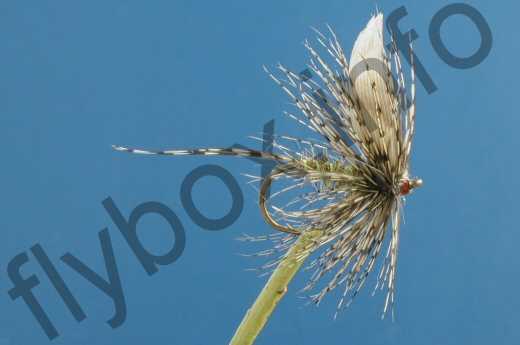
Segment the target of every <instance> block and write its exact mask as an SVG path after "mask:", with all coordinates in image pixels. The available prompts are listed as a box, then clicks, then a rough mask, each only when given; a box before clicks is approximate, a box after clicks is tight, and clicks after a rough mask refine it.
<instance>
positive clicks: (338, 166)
mask: <svg viewBox="0 0 520 345" xmlns="http://www.w3.org/2000/svg"><path fill="white" fill-rule="evenodd" d="M383 24H384V21H383V15H382V14H381V13H378V14H376V15H374V16H373V17H372V18H371V19H370V21H369V22H368V24H367V26H366V27H365V29H363V30H362V31H361V33H360V34H359V36H358V38H357V40H356V41H355V44H354V46H353V49H352V52H351V56H350V60H347V57H346V56H345V53H344V51H343V49H342V47H341V45H340V44H339V42H338V39H337V37H336V35H335V33H334V32H333V31H332V29H330V27H329V34H328V35H327V36H325V35H323V34H322V33H320V32H319V31H317V30H316V32H317V38H316V40H317V43H318V46H319V47H320V49H319V50H320V51H323V52H324V54H322V55H320V54H319V53H318V50H316V49H314V48H313V47H312V46H311V44H310V43H309V42H307V41H306V42H305V47H306V48H307V50H308V52H309V53H310V63H309V65H308V68H309V70H310V71H312V73H314V74H315V75H316V76H318V78H317V80H312V79H310V78H308V77H306V76H305V75H302V74H301V73H300V74H297V73H294V72H292V71H290V70H289V69H287V68H286V67H284V66H283V65H278V66H277V70H278V72H277V73H276V74H272V73H270V72H269V71H268V70H267V68H265V67H264V69H265V70H266V71H267V72H268V74H269V76H270V77H271V78H272V79H273V80H274V81H275V82H276V84H278V85H279V86H280V87H281V88H282V89H283V91H284V92H285V93H286V94H287V95H288V96H289V97H290V100H291V102H292V103H293V104H294V106H295V107H296V108H297V109H298V111H297V114H293V113H286V114H287V115H288V116H289V117H291V118H293V119H294V120H296V121H297V122H298V123H300V124H303V125H305V126H306V127H307V128H309V129H310V130H312V131H313V132H315V133H317V134H318V135H319V136H320V137H321V139H320V140H317V141H313V140H306V139H298V138H293V137H288V136H281V137H277V138H276V140H275V141H274V143H273V147H274V149H275V150H274V151H273V152H261V151H255V150H248V149H238V148H204V149H185V150H163V151H150V150H141V149H131V148H126V147H120V146H114V148H115V149H116V150H118V151H125V152H131V153H137V154H148V155H167V156H179V155H207V156H210V155H211V156H213V155H215V156H216V155H221V156H222V155H228V156H242V157H256V158H260V159H266V160H271V161H273V162H274V163H275V168H274V169H273V170H272V172H271V173H270V174H269V175H268V176H267V177H265V178H263V179H262V180H261V185H260V192H259V205H260V209H261V212H262V215H263V217H264V218H265V220H266V222H267V223H268V224H270V225H271V226H272V227H273V228H275V229H276V230H279V231H280V232H281V233H280V236H266V238H276V242H277V243H276V245H275V246H274V247H273V248H272V249H271V250H268V251H266V252H264V253H265V254H271V253H275V252H282V255H283V252H284V250H286V249H287V248H288V247H290V245H291V243H292V242H294V240H295V238H296V237H298V236H299V235H300V234H302V233H304V232H306V231H310V230H315V229H319V230H320V232H321V235H320V236H319V238H318V239H317V240H315V241H314V242H313V244H312V248H310V249H309V250H312V251H314V250H316V249H318V248H320V247H324V249H323V250H322V251H321V253H320V254H319V255H317V256H316V258H315V259H314V260H313V261H312V262H311V264H310V267H311V268H312V269H314V273H313V274H312V276H311V278H310V280H309V282H308V284H307V285H306V287H305V289H304V290H310V289H312V288H315V289H316V284H317V283H318V282H321V281H323V279H321V278H323V277H324V276H325V275H326V274H327V275H328V276H329V275H330V280H329V281H327V282H325V283H324V284H323V286H321V287H320V288H317V289H318V290H317V291H318V292H317V293H316V294H314V295H312V296H311V298H312V300H313V301H314V302H315V303H319V302H320V301H321V300H322V299H323V297H324V296H325V295H326V294H327V293H328V292H330V291H331V290H333V289H335V288H336V287H338V286H340V285H342V286H344V288H343V292H342V297H341V298H340V301H339V302H338V308H337V309H338V310H340V309H342V308H345V307H346V306H348V305H349V304H350V302H351V301H352V299H353V298H354V297H355V296H356V295H357V293H358V292H359V291H360V289H361V288H362V286H363V285H364V283H365V280H366V278H367V276H368V274H369V273H370V272H371V271H372V270H373V267H374V265H375V262H376V261H377V260H376V259H377V258H378V257H380V256H381V257H382V263H381V268H380V273H379V275H378V277H377V282H376V287H375V289H374V291H375V290H377V289H378V288H380V289H385V290H386V291H387V293H386V299H385V304H384V309H383V316H384V315H385V313H386V312H387V310H389V309H391V310H393V305H394V297H395V291H396V287H395V278H396V270H397V255H398V246H399V225H400V219H401V209H402V206H403V201H404V198H405V196H406V195H407V194H409V193H410V192H412V191H413V190H414V189H415V188H417V187H419V186H421V184H422V181H421V180H420V179H417V178H412V177H411V175H410V163H409V161H410V150H411V146H412V139H413V136H414V123H415V110H416V108H415V76H414V64H413V54H412V48H411V46H410V56H411V57H412V63H411V72H410V89H409V90H407V88H406V84H407V83H406V81H405V77H404V72H403V67H402V64H401V59H400V56H399V52H398V49H397V47H396V44H395V41H394V40H392V43H393V44H392V49H390V53H389V54H387V52H386V49H385V45H384V40H383ZM327 61H330V62H327ZM289 144H290V145H289ZM288 146H291V147H292V146H294V147H295V148H289V147H288ZM282 179H283V180H285V181H286V182H285V183H286V184H287V186H284V187H283V188H281V189H280V190H278V191H277V192H276V193H273V194H272V195H269V191H270V188H271V185H272V184H273V182H275V181H280V180H282ZM305 187H308V190H307V191H306V192H305V193H304V192H300V193H299V194H298V195H297V196H296V198H294V199H292V200H290V201H288V202H286V203H284V204H283V205H282V206H275V205H274V203H273V202H272V200H274V198H277V197H280V196H281V195H283V194H287V193H289V192H291V193H293V192H294V191H301V190H302V189H304V188H305ZM295 205H298V206H297V207H294V206H295ZM387 233H389V235H388V236H387ZM282 234H283V236H282ZM385 237H389V238H388V240H387V241H385ZM384 244H386V245H384ZM385 251H386V252H385ZM315 289H314V290H315Z"/></svg>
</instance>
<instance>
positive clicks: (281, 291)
mask: <svg viewBox="0 0 520 345" xmlns="http://www.w3.org/2000/svg"><path fill="white" fill-rule="evenodd" d="M320 233H321V231H319V230H312V231H306V232H305V233H304V234H302V235H300V236H299V238H298V239H297V240H296V242H294V244H293V246H292V247H291V248H290V249H289V251H288V252H287V255H286V256H285V257H284V258H283V259H282V261H280V263H279V264H278V267H277V268H276V270H275V271H274V272H273V274H272V275H271V277H270V278H269V280H268V281H267V284H266V285H265V286H264V288H263V289H262V292H260V295H258V297H257V298H256V301H255V303H254V304H253V306H252V307H251V308H250V309H249V310H248V311H247V313H246V315H245V316H244V319H243V320H242V322H241V323H240V326H238V329H237V330H236V332H235V335H234V336H233V339H231V342H230V343H229V345H251V344H253V343H254V341H255V339H256V337H257V336H258V334H260V332H261V331H262V329H263V328H264V326H265V324H266V323H267V321H268V320H269V317H270V316H271V314H272V312H273V311H274V309H275V308H276V306H277V305H278V303H279V302H280V300H281V299H282V298H283V296H284V295H285V293H286V292H287V286H288V285H289V283H290V282H291V280H292V279H293V277H294V275H295V274H296V272H298V270H299V269H300V267H301V266H302V264H303V262H304V261H305V259H306V258H307V256H309V254H310V253H311V250H310V249H311V248H312V244H313V240H315V239H316V238H317V237H318V236H319V235H320Z"/></svg>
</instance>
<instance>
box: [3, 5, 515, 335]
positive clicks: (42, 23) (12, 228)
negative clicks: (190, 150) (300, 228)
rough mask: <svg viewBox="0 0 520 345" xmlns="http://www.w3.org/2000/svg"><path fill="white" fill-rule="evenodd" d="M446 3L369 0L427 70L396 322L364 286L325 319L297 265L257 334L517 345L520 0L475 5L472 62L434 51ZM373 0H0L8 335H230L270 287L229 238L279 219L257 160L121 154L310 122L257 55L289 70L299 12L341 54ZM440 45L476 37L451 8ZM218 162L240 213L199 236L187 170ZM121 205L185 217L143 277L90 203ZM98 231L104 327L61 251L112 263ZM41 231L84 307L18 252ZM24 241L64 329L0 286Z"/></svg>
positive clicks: (216, 184) (158, 226) (207, 186)
mask: <svg viewBox="0 0 520 345" xmlns="http://www.w3.org/2000/svg"><path fill="white" fill-rule="evenodd" d="M450 3H451V2H450V1H429V2H425V1H421V2H417V1H405V0H399V1H397V0H396V1H393V0H392V1H384V2H383V1H381V2H380V3H379V4H377V6H378V7H379V8H380V9H381V10H383V11H384V12H385V13H390V12H391V11H392V10H394V9H396V8H398V7H400V6H402V5H405V6H406V8H407V10H408V12H409V15H408V16H407V17H406V18H404V19H403V20H402V21H401V22H400V27H401V29H402V31H404V32H406V31H408V30H410V29H411V28H415V30H417V32H418V34H419V39H418V40H417V41H416V42H415V49H416V52H417V54H418V57H419V59H420V60H421V62H422V63H423V64H424V66H425V68H426V69H427V71H428V72H429V73H430V75H431V77H432V78H433V79H434V81H435V83H436V84H437V86H438V91H437V92H435V93H433V94H431V95H428V94H427V93H426V92H425V90H424V88H423V87H422V86H420V85H419V87H418V113H417V136H416V141H415V146H414V155H413V161H412V164H413V173H414V174H415V175H418V176H421V177H422V178H423V179H424V181H425V185H424V187H423V188H422V189H421V190H420V191H418V192H417V193H414V194H413V195H412V196H410V197H409V198H408V201H407V206H406V212H405V224H404V225H403V226H402V237H401V244H400V256H399V273H398V292H397V307H396V308H397V309H396V312H397V313H396V321H395V322H393V323H392V321H391V320H390V319H385V320H384V321H380V320H379V316H380V312H381V310H382V306H383V302H384V296H383V294H377V295H376V297H370V296H369V295H370V294H369V291H370V286H368V288H367V289H365V291H364V292H363V293H362V294H361V296H359V297H358V299H356V301H355V303H354V304H353V305H352V307H351V308H350V309H349V310H348V311H347V312H345V313H343V314H342V315H340V317H339V319H338V320H336V321H333V320H332V315H333V313H334V307H335V304H336V301H337V299H336V297H333V296H330V297H329V298H327V300H326V302H325V303H324V304H323V305H322V306H320V307H319V308H315V307H313V306H309V307H305V306H304V303H303V301H302V300H301V299H300V298H299V297H298V294H297V293H296V291H297V290H298V289H299V288H300V287H302V286H303V284H304V280H305V278H306V277H307V275H306V274H305V273H303V274H300V275H299V276H298V278H297V279H296V281H295V282H294V284H293V285H291V289H290V292H289V293H288V294H287V296H286V297H285V299H284V300H283V301H282V303H281V304H280V306H279V308H278V309H277V310H276V312H275V314H274V316H273V317H272V319H271V321H270V322H269V324H268V325H267V327H266V329H265V330H264V332H263V333H262V335H261V336H260V338H259V340H258V344H275V345H284V344H322V343H323V344H364V345H372V344H401V345H405V344H424V345H426V344H443V345H448V344H462V343H464V344H490V343H494V344H515V343H516V344H518V343H519V342H520V329H519V328H518V323H519V322H520V314H519V311H518V306H520V297H519V294H518V284H519V282H520V280H519V278H518V276H519V274H520V268H519V267H520V266H519V260H518V254H517V250H518V243H520V235H519V231H518V230H519V229H518V211H517V202H518V201H517V198H516V196H517V195H518V191H519V184H518V170H517V169H518V166H519V164H518V159H517V147H518V145H519V144H520V142H519V141H520V139H519V136H518V131H517V128H518V126H519V125H520V121H519V119H518V106H517V102H518V91H517V90H518V77H519V70H518V68H517V67H516V65H517V57H518V56H519V53H520V43H519V41H518V39H517V36H518V32H519V30H518V27H517V22H518V19H517V16H516V15H517V13H518V11H519V9H520V6H519V5H518V4H517V2H513V1H502V2H500V4H497V3H494V2H491V1H483V0H481V1H471V2H469V3H470V4H472V5H473V6H475V7H476V8H478V10H479V11H480V12H481V13H482V14H483V16H484V17H485V18H486V20H487V22H488V23H489V25H490V27H491V29H492V32H493V36H494V42H493V48H492V51H491V54H490V55H489V56H488V58H487V59H486V60H485V61H484V62H483V63H481V64H480V65H479V66H477V67H475V68H472V69H469V70H457V69H454V68H452V67H450V66H448V65H446V64H445V63H444V62H443V61H442V60H441V59H440V58H439V56H438V55H437V54H436V53H435V51H434V50H433V48H432V46H431V44H430V41H429V38H428V27H429V23H430V20H431V18H432V17H433V15H434V14H435V13H436V12H437V11H438V10H439V9H441V8H442V7H443V6H445V5H447V4H450ZM375 8H376V4H375V3H372V2H368V3H365V2H360V1H346V0H342V1H338V0H335V1H327V2H318V1H307V0H300V1H290V2H280V1H273V0H269V1H262V2H255V3H251V2H245V1H218V2H217V1H214V2H209V1H207V2H201V1H146V2H145V1H81V2H80V1H33V2H26V1H2V2H0V145H1V147H2V158H1V168H0V181H1V182H0V190H1V198H0V231H1V240H0V266H1V267H0V268H1V271H0V289H1V294H0V344H13V345H20V344H49V343H53V344H56V345H58V344H66V345H80V344H81V345H85V344H89V345H90V344H92V345H104V344H145V343H146V344H156V345H159V344H176V345H177V344H181V345H184V344H188V345H189V344H200V345H209V344H225V343H227V342H228V341H229V339H230V337H231V335H232V334H233V332H234V330H235V328H236V326H237V325H238V323H239V322H240V320H241V318H242V316H243V314H244V312H245V310H246V309H247V308H248V307H249V306H250V304H251V303H252V301H253V300H254V298H255V297H256V295H257V293H258V292H259V290H260V289H261V287H262V286H263V284H264V282H265V278H257V277H256V275H255V274H254V273H252V272H246V271H245V269H246V268H249V267H255V266H258V265H259V264H261V261H260V260H255V259H251V258H244V257H241V256H239V255H237V253H240V252H250V251H255V248H256V247H255V246H254V245H250V244H244V243H241V242H238V241H236V240H235V238H236V237H238V236H239V235H240V234H241V233H243V232H247V233H250V234H256V235H260V234H265V233H268V232H270V231H271V230H270V229H269V228H268V226H267V225H266V224H265V223H264V221H263V220H262V218H261V216H260V213H259V212H258V209H257V201H256V200H257V193H256V191H255V189H254V188H251V187H250V186H248V185H247V184H246V182H247V179H246V178H245V177H243V176H241V175H240V174H241V173H251V174H256V175H258V174H259V166H258V165H255V164H254V163H252V162H251V161H248V160H239V159H233V158H205V157H183V158H175V159H173V158H156V157H139V156H131V155H125V154H122V153H117V152H113V151H112V150H111V149H110V145H111V144H125V145H130V146H137V147H151V148H179V147H212V146H216V147H222V146H229V145H231V144H233V143H242V144H245V145H248V146H255V145H256V146H257V147H259V144H258V143H255V142H252V141H250V140H248V139H247V136H248V135H254V134H258V133H259V132H261V131H262V126H263V125H264V123H266V122H267V121H269V120H271V119H273V118H275V119H276V132H277V133H289V134H299V135H300V136H304V137H305V136H308V135H309V132H307V131H305V130H304V129H302V128H301V127H298V126H297V125H296V124H295V123H294V122H292V121H290V120H289V119H287V118H285V117H283V115H282V111H283V110H284V109H288V107H289V105H288V102H287V99H286V97H285V96H284V95H283V94H282V92H281V91H280V90H279V89H278V88H277V87H276V85H274V83H272V81H270V80H269V78H268V77H267V76H266V74H265V73H264V72H263V71H262V69H261V66H262V65H263V64H266V65H269V66H273V65H274V64H275V63H277V62H278V61H281V62H283V63H284V64H286V65H288V66H289V67H291V68H292V69H294V70H296V71H299V70H302V69H303V68H304V67H305V64H306V62H307V58H308V56H307V54H306V51H305V49H304V47H303V45H302V42H303V40H304V38H306V37H309V38H312V37H314V34H313V32H312V31H311V30H310V26H316V27H319V28H321V29H323V28H324V27H325V26H324V24H325V23H329V24H331V25H332V26H333V27H334V29H335V31H336V32H337V33H338V35H339V37H340V39H341V42H342V43H343V46H344V48H345V50H346V51H347V52H350V49H351V46H352V43H353V42H354V39H355V37H356V36H357V34H358V32H359V31H360V30H361V29H362V28H363V27H364V25H365V24H366V22H367V20H368V19H369V17H370V15H371V14H372V13H373V12H374V11H375ZM442 35H443V39H444V40H445V42H446V45H447V46H448V48H449V49H451V51H452V52H453V53H455V54H457V55H461V56H464V55H465V56H468V55H470V54H472V53H473V52H474V51H475V49H476V48H477V47H478V45H479V42H480V38H479V35H478V31H477V30H476V28H475V26H474V25H473V24H471V22H470V21H469V20H468V19H466V18H463V17H460V16H459V17H452V18H450V19H449V20H447V21H446V23H445V25H444V26H443V29H442ZM205 163H214V164H219V165H222V166H224V167H225V168H226V169H229V171H230V172H232V173H233V175H234V176H235V177H236V178H237V180H239V182H240V185H241V188H242V190H243V193H244V199H245V204H244V211H243V213H242V215H241V216H240V218H239V219H238V220H237V221H236V222H235V223H234V224H233V225H232V226H230V227H229V228H228V229H226V230H223V231H218V232H210V231H206V230H203V229H201V228H199V227H198V226H197V225H195V224H194V223H193V221H192V220H191V219H190V218H189V217H188V215H187V214H186V212H185V211H184V210H183V208H182V205H181V202H180V195H179V192H180V186H181V183H182V180H183V179H184V177H185V176H186V175H187V174H188V173H189V172H190V171H191V170H193V169H194V168H196V167H198V166H200V165H202V164H205ZM108 196H110V197H112V198H113V199H114V201H115V203H116V204H117V206H118V207H119V208H120V209H121V211H122V212H123V214H125V215H128V214H129V213H130V212H131V210H132V209H133V208H135V207H136V206H137V205H138V204H140V203H142V202H145V201H158V202H162V203H164V204H166V205H168V206H169V207H170V208H171V209H172V210H173V211H174V212H175V213H176V214H177V215H178V216H179V217H180V219H181V221H182V223H183V225H184V227H185V230H186V241H187V242H186V248H185V251H184V253H183V255H182V257H181V258H180V259H179V260H178V261H177V262H175V263H173V264H171V265H169V266H163V267H161V268H160V270H159V272H158V273H157V274H155V275H153V276H151V277H150V276H148V275H147V274H146V273H145V271H144V270H143V268H142V266H141V265H140V264H139V262H138V261H137V260H136V258H135V256H134V254H133V253H132V252H131V250H130V249H129V247H128V246H127V244H126V243H125V242H124V239H123V238H122V236H121V234H120V233H119V231H118V230H117V228H116V227H115V225H114V224H113V223H112V222H111V220H110V217H109V216H108V214H107V213H106V212H105V210H104V209H103V207H102V205H101V202H102V200H103V199H105V198H106V197H108ZM194 200H195V203H196V205H197V206H198V208H199V209H200V210H202V212H203V213H204V214H206V215H207V216H212V217H217V216H219V215H223V214H225V213H226V212H227V210H228V209H229V207H230V203H231V196H230V195H229V193H228V192H227V189H226V187H225V186H224V185H223V184H222V183H221V182H220V181H219V180H218V179H216V178H209V177H208V178H205V179H203V180H201V181H200V182H199V183H198V184H197V185H196V187H195V188H194ZM104 227H108V228H109V231H110V234H111V238H112V243H113V246H114V251H115V255H116V260H117V264H118V268H119V271H120V275H121V279H122V284H123V288H124V293H125V297H126V301H127V309H128V311H127V319H126V321H125V323H124V324H123V325H122V326H121V327H119V328H117V329H111V328H110V326H109V325H108V324H107V323H106V321H107V320H108V319H110V318H111V317H112V315H113V305H112V301H111V300H110V299H109V298H108V297H107V296H106V295H104V294H103V293H102V292H101V291H99V290H97V289H96V288H94V287H93V286H92V285H91V284H90V283H88V282H87V281H85V280H84V279H83V278H82V277H80V276H79V275H78V274H77V273H76V272H74V271H73V270H71V269H70V268H69V267H67V266H65V264H64V263H62V262H61V261H59V257H60V256H61V255H63V254H64V253H65V252H68V251H70V252H71V253H73V254H74V255H76V256H77V257H79V258H80V259H81V260H83V261H84V262H85V263H87V264H88V265H89V266H91V267H92V268H93V269H95V270H96V271H97V272H100V274H101V275H102V276H103V277H105V276H106V272H105V268H104V262H103V258H102V255H101V249H100V245H99V240H98V237H97V233H98V232H99V231H100V230H101V229H102V228H104ZM139 229H140V230H139V234H140V236H141V238H142V241H143V242H144V243H145V244H146V246H147V247H148V248H150V250H151V251H154V252H156V253H162V252H165V251H167V250H168V249H169V248H170V246H171V231H170V230H169V229H168V226H167V224H166V223H165V222H164V221H162V220H161V219H160V218H159V217H158V216H146V217H145V218H143V220H142V221H141V222H140V223H139ZM36 243H39V244H41V245H42V246H43V248H44V249H45V250H46V252H47V254H48V255H49V257H50V258H51V260H52V261H53V262H54V264H55V265H56V267H57V268H58V270H59V272H60V273H61V274H62V275H63V278H64V279H65V281H66V282H67V284H68V285H69V287H70V289H71V290H72V292H73V293H74V295H75V296H76V298H77V299H78V300H79V302H80V304H81V306H82V307H83V309H84V310H85V312H86V314H87V319H85V320H84V321H83V322H81V323H77V322H76V321H75V320H74V318H73V317H72V316H71V314H70V313H69V311H68V309H67V308H66V307H65V305H64V304H63V302H62V301H61V299H60V298H59V296H58V295H57V293H56V291H55V290H54V288H53V287H52V285H51V283H50V282H49V280H48V279H47V278H46V276H45V274H44V272H43V271H42V269H41V268H40V266H39V265H38V263H37V262H36V260H35V258H34V257H33V256H32V254H31V253H30V252H29V248H30V247H31V246H32V245H34V244H36ZM24 251H26V252H27V253H28V254H29V257H30V262H29V263H27V264H26V265H25V266H24V267H23V269H22V273H23V274H24V275H25V276H28V275H30V274H36V275H37V276H38V278H39V279H40V281H41V284H40V285H39V286H38V287H37V288H35V289H34V293H35V295H36V296H37V298H38V300H39V301H40V302H41V303H42V305H43V307H44V308H45V310H46V312H47V313H48V315H49V317H50V318H51V320H52V321H53V323H54V325H55V327H56V328H57V329H58V331H59V333H60V336H59V337H58V338H56V339H55V340H53V341H52V342H51V341H49V340H48V339H47V338H46V336H45V334H44V333H43V331H42V329H41V328H40V327H39V325H38V324H37V322H36V320H35V319H34V317H33V316H32V314H31V313H30V312H29V310H28V308H27V307H26V305H25V304H24V303H23V301H22V300H21V299H18V300H16V301H12V300H11V299H10V298H9V296H8V294H7V291H8V290H9V289H10V288H11V287H12V285H11V282H10V281H9V280H8V277H7V273H6V266H7V264H8V262H9V261H10V260H11V259H12V258H13V257H14V256H15V255H17V254H19V253H21V252H24Z"/></svg>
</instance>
